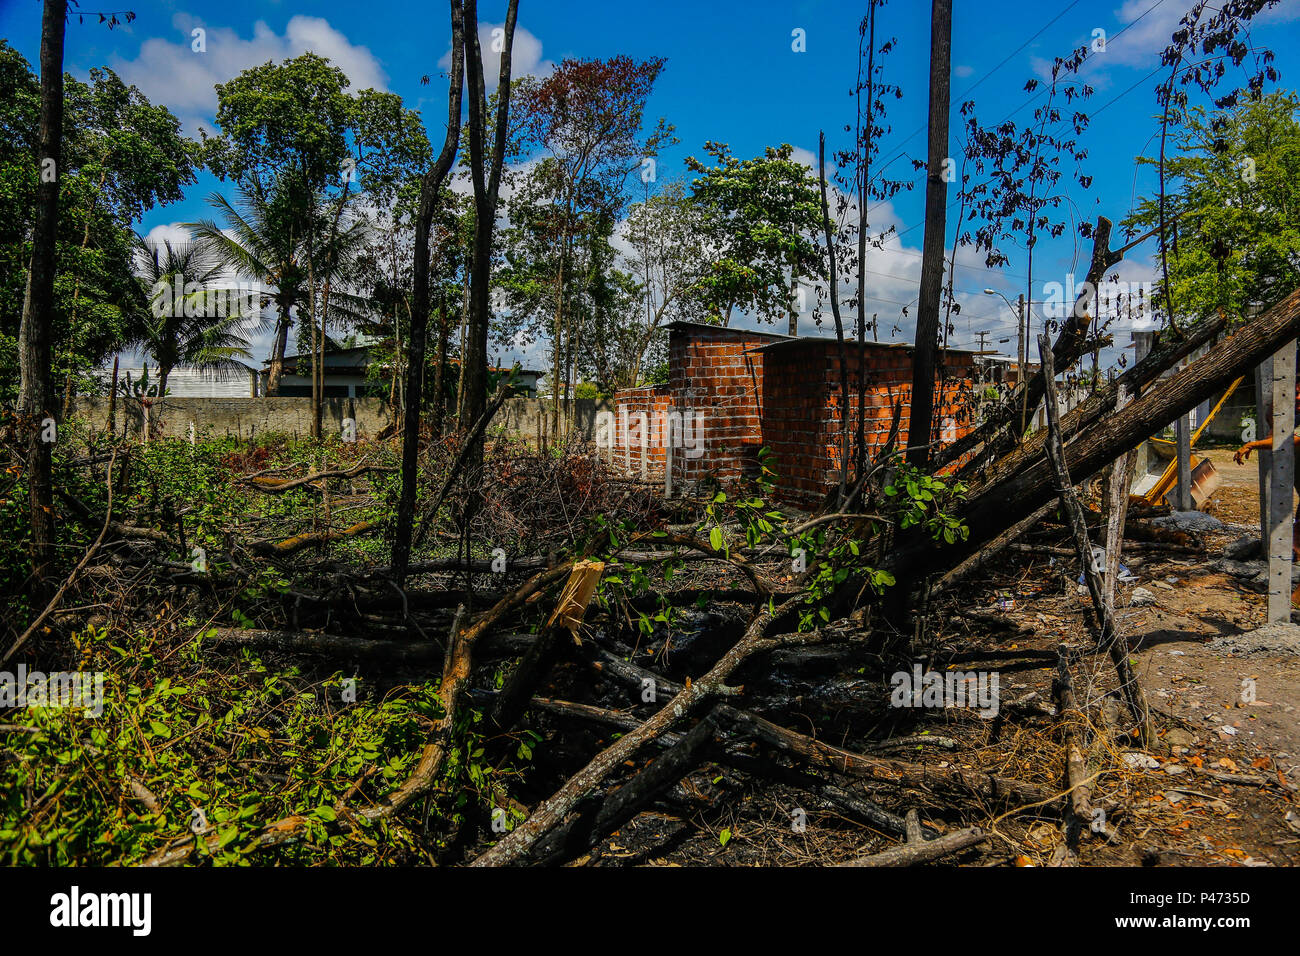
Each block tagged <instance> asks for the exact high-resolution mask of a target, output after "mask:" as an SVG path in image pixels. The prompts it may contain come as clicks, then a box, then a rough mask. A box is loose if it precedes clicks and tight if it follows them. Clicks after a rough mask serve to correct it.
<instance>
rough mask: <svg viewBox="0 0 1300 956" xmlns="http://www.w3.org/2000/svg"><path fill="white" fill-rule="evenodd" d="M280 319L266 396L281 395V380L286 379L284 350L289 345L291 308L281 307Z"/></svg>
mask: <svg viewBox="0 0 1300 956" xmlns="http://www.w3.org/2000/svg"><path fill="white" fill-rule="evenodd" d="M279 312H280V317H279V318H278V319H276V322H275V343H274V344H273V345H272V346H271V368H270V370H269V371H268V372H267V373H266V394H267V395H279V394H280V379H282V378H283V377H284V350H285V348H286V347H287V346H288V344H289V324H290V323H289V307H288V306H287V305H281V306H280V309H279Z"/></svg>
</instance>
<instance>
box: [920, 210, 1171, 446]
mask: <svg viewBox="0 0 1300 956" xmlns="http://www.w3.org/2000/svg"><path fill="white" fill-rule="evenodd" d="M1110 230H1111V222H1110V220H1109V219H1107V218H1106V217H1105V216H1098V217H1097V225H1096V227H1095V228H1094V230H1093V237H1092V260H1091V262H1090V263H1089V265H1088V274H1087V275H1086V276H1085V277H1084V281H1083V284H1082V285H1080V286H1079V296H1078V298H1077V299H1076V300H1075V302H1074V307H1073V308H1072V309H1071V310H1070V313H1069V315H1067V316H1066V317H1065V320H1064V321H1063V322H1062V323H1061V331H1060V333H1059V334H1058V335H1057V337H1056V342H1055V344H1054V345H1053V346H1052V358H1053V360H1054V361H1055V363H1056V365H1057V366H1058V367H1059V368H1069V367H1070V366H1071V365H1073V364H1074V363H1075V362H1076V361H1078V360H1079V359H1080V358H1081V357H1082V356H1083V354H1084V351H1085V349H1086V348H1087V343H1088V334H1087V333H1088V326H1089V325H1090V324H1091V322H1092V318H1091V316H1090V315H1089V312H1090V311H1091V312H1094V313H1095V312H1096V308H1095V306H1096V300H1097V286H1098V285H1099V284H1100V283H1101V281H1102V279H1103V278H1105V275H1106V270H1107V269H1109V268H1110V267H1111V266H1113V265H1115V264H1116V263H1117V262H1119V261H1120V260H1121V259H1123V258H1124V253H1126V252H1127V251H1128V250H1129V249H1131V248H1132V247H1133V246H1135V245H1137V244H1138V243H1139V242H1141V241H1142V240H1143V239H1146V238H1148V237H1149V236H1151V235H1152V233H1151V232H1148V233H1146V234H1145V235H1143V236H1141V237H1140V238H1138V239H1134V240H1133V241H1132V242H1130V243H1128V244H1127V245H1125V246H1123V247H1122V248H1120V249H1115V250H1112V249H1111V248H1110ZM1044 392H1045V386H1044V381H1043V376H1042V374H1041V372H1040V374H1038V375H1031V376H1029V377H1028V378H1027V379H1026V380H1025V381H1024V382H1023V383H1021V384H1020V385H1019V386H1018V387H1017V388H1015V389H1014V390H1013V391H1012V392H1011V394H1010V395H1008V396H1007V398H1006V399H1005V401H1003V402H1002V403H1001V404H1000V405H998V406H997V407H996V408H994V409H993V410H991V411H990V412H989V413H988V416H987V417H986V418H985V420H984V422H983V423H982V424H981V425H980V426H979V427H978V428H976V429H975V430H974V431H973V432H971V433H970V434H969V435H967V436H965V437H964V438H961V439H959V440H957V441H956V442H954V443H953V444H951V445H949V446H948V447H947V448H945V449H943V451H942V452H940V453H939V454H938V455H936V456H935V460H934V467H935V468H936V469H937V468H941V467H943V466H944V465H946V464H948V463H950V462H953V461H956V460H957V459H958V458H960V457H961V456H962V455H964V454H966V453H967V452H969V451H971V450H973V449H975V448H977V447H979V446H980V445H984V446H985V448H986V449H987V450H988V451H989V452H990V453H991V454H992V455H997V454H1000V453H1002V452H1004V451H1006V450H1007V449H1008V448H1009V447H1010V443H1011V442H1014V440H1016V439H1017V438H1018V437H1019V435H1020V431H1019V430H1017V429H1014V428H1012V425H1013V424H1018V423H1019V422H1021V421H1022V420H1023V416H1024V415H1025V414H1026V413H1027V412H1029V411H1032V410H1033V409H1036V408H1037V407H1038V403H1039V402H1041V401H1042V400H1043V394H1044Z"/></svg>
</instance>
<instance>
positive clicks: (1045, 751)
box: [576, 450, 1300, 866]
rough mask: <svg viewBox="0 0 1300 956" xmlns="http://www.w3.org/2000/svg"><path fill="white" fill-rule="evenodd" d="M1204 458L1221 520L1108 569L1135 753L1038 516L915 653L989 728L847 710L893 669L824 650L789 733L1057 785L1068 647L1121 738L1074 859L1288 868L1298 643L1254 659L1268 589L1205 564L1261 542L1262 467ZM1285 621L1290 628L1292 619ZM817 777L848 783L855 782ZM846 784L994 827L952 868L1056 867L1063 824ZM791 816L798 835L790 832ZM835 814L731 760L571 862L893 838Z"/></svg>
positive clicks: (841, 846) (823, 858)
mask: <svg viewBox="0 0 1300 956" xmlns="http://www.w3.org/2000/svg"><path fill="white" fill-rule="evenodd" d="M1209 455H1210V457H1211V459H1212V460H1213V461H1214V462H1215V466H1216V468H1218V469H1219V471H1220V473H1221V474H1222V476H1223V478H1224V481H1223V484H1222V486H1221V487H1220V489H1219V490H1218V492H1217V493H1216V495H1215V496H1214V499H1213V500H1212V502H1211V504H1210V505H1209V507H1208V509H1207V511H1208V513H1209V514H1211V515H1214V516H1216V517H1217V518H1219V519H1220V520H1221V521H1223V522H1224V526H1223V527H1222V528H1218V529H1216V530H1213V531H1207V532H1204V533H1193V534H1191V535H1190V536H1183V537H1182V538H1180V539H1177V540H1173V541H1170V540H1169V539H1170V538H1171V537H1176V536H1169V535H1166V537H1165V541H1164V542H1160V541H1157V542H1150V541H1145V542H1142V543H1136V544H1135V543H1134V542H1133V541H1131V540H1130V541H1129V542H1128V543H1127V545H1126V546H1127V548H1128V550H1127V551H1126V553H1125V555H1124V557H1123V559H1122V560H1123V563H1124V565H1125V566H1126V567H1127V568H1128V570H1129V571H1130V572H1131V574H1132V576H1133V578H1134V580H1132V581H1129V582H1127V583H1124V584H1122V585H1121V586H1120V587H1119V589H1118V594H1117V596H1116V602H1115V606H1116V607H1117V608H1118V609H1119V610H1118V615H1117V618H1118V620H1117V623H1118V626H1119V627H1120V628H1121V630H1122V631H1123V633H1124V634H1125V635H1126V636H1127V637H1128V639H1129V640H1130V642H1131V646H1132V648H1133V654H1132V658H1131V659H1132V661H1133V662H1134V664H1135V669H1136V671H1137V673H1138V675H1139V678H1140V680H1141V683H1142V685H1143V687H1144V690H1145V693H1146V696H1147V700H1148V702H1149V703H1150V704H1151V706H1152V709H1153V711H1154V716H1155V719H1156V721H1157V724H1158V729H1159V735H1158V740H1157V742H1156V743H1155V745H1153V746H1152V747H1150V748H1148V749H1147V750H1145V751H1142V750H1139V749H1137V748H1136V747H1134V746H1133V745H1132V744H1131V743H1127V742H1126V739H1125V737H1124V736H1123V734H1122V732H1120V730H1121V728H1122V727H1123V724H1124V722H1125V720H1124V718H1125V716H1126V715H1125V712H1124V711H1123V710H1122V709H1121V707H1120V705H1119V704H1118V701H1117V699H1116V694H1115V690H1116V681H1115V678H1114V672H1113V667H1112V665H1111V662H1110V661H1109V659H1108V658H1107V657H1106V656H1105V655H1104V654H1097V653H1095V651H1094V650H1093V637H1092V632H1091V631H1090V630H1089V628H1088V618H1087V613H1086V612H1088V609H1089V608H1090V606H1091V605H1090V602H1089V599H1088V597H1087V595H1086V594H1080V593H1079V592H1080V590H1081V588H1080V587H1079V585H1078V583H1077V580H1076V578H1077V574H1078V570H1077V568H1078V562H1077V560H1075V559H1074V558H1073V557H1072V556H1071V552H1070V548H1069V538H1068V536H1067V535H1066V533H1065V530H1064V528H1062V527H1060V526H1058V525H1051V524H1047V525H1045V526H1044V527H1043V528H1041V529H1039V530H1038V531H1036V532H1033V533H1031V535H1030V537H1029V538H1028V539H1027V540H1026V542H1025V543H1024V544H1022V545H1021V546H1020V547H1019V548H1018V549H1017V550H1015V551H1014V552H1008V553H1007V558H1006V560H999V561H998V562H996V564H997V566H996V568H995V569H994V570H992V571H990V572H989V573H988V574H987V576H986V577H984V578H983V579H980V580H977V581H973V582H971V583H970V584H969V585H967V586H963V590H962V593H960V594H954V595H948V596H947V598H945V599H944V601H943V602H942V603H941V605H940V607H938V608H937V609H935V611H933V612H932V614H931V617H930V621H931V624H930V630H929V632H928V633H927V634H926V635H925V636H924V637H923V638H922V640H921V642H920V647H921V649H922V650H923V651H924V653H925V654H926V655H927V658H928V664H929V666H930V667H932V668H934V669H935V670H941V669H952V668H960V669H962V670H965V671H974V670H985V671H992V670H996V671H997V672H998V674H999V677H1000V681H1001V688H1000V693H1001V699H1002V701H1004V702H1006V704H1005V706H1004V708H1003V713H1002V714H1000V715H999V716H998V717H997V718H996V719H993V720H984V719H980V717H979V716H977V715H976V714H975V713H974V712H972V711H969V710H960V709H940V710H938V711H935V710H929V711H909V712H907V713H906V715H904V716H900V715H899V712H898V711H896V710H895V711H892V712H891V711H889V710H888V709H887V708H885V709H883V710H877V711H876V712H871V713H868V712H865V711H864V705H863V704H862V701H864V700H869V699H881V698H883V696H884V695H883V694H881V693H880V692H879V686H878V685H879V682H880V680H881V677H880V673H881V670H883V673H884V674H888V673H889V671H890V670H891V669H892V667H894V666H897V662H885V661H877V662H876V664H877V665H880V667H877V669H876V671H875V672H874V673H873V669H872V666H870V665H869V666H867V667H865V668H861V669H857V670H856V671H855V672H849V673H845V669H844V667H843V665H842V663H840V664H837V663H835V659H834V658H833V657H832V656H828V661H829V664H828V668H827V670H826V671H825V672H824V674H823V675H822V676H821V677H820V678H813V679H809V680H805V681H803V682H800V681H799V680H798V679H796V680H792V681H791V682H790V686H789V688H788V691H789V696H788V697H787V698H786V700H787V701H788V702H792V704H793V709H794V712H795V713H796V714H797V715H799V719H800V720H801V721H803V722H804V723H803V725H802V726H800V727H799V728H798V729H800V730H801V731H802V732H804V733H809V734H813V735H814V736H817V737H820V738H822V739H826V740H828V741H830V742H832V743H835V744H837V745H839V746H843V747H847V748H850V749H868V750H869V748H870V746H871V742H872V741H873V740H888V739H891V738H897V737H898V736H900V735H905V734H910V735H933V736H934V737H935V738H942V739H944V740H947V741H948V744H950V745H951V746H948V745H945V747H946V749H936V748H931V747H924V748H922V747H915V748H914V749H913V750H912V751H908V752H903V753H901V754H900V753H895V754H894V756H901V757H904V758H905V759H907V760H910V761H913V762H916V763H921V764H925V765H928V766H934V767H936V768H940V769H942V768H946V767H949V766H950V765H956V766H959V767H962V768H969V769H978V770H982V771H986V772H996V773H998V774H1002V775H1005V776H1011V777H1016V778H1019V779H1023V780H1031V781H1033V782H1035V783H1038V784H1040V785H1041V786H1043V787H1045V788H1047V789H1049V790H1050V791H1052V792H1059V791H1060V790H1062V789H1064V783H1063V780H1064V763H1063V757H1062V748H1061V737H1060V728H1061V724H1060V721H1059V718H1057V717H1056V716H1055V715H1054V713H1053V710H1054V709H1053V708H1052V706H1051V704H1052V700H1053V696H1052V677H1053V674H1054V670H1055V663H1056V659H1057V649H1058V647H1061V646H1064V647H1065V648H1067V649H1068V650H1069V651H1071V652H1074V653H1076V654H1079V655H1081V663H1079V664H1077V665H1076V666H1075V668H1074V681H1075V692H1076V699H1077V700H1078V702H1079V703H1080V704H1084V703H1086V704H1091V705H1094V706H1092V707H1091V708H1090V713H1092V714H1095V715H1101V717H1102V718H1105V717H1106V716H1107V715H1110V716H1111V717H1112V718H1113V720H1114V724H1113V726H1112V727H1111V728H1109V729H1110V730H1111V731H1112V732H1110V733H1106V734H1102V735H1100V737H1101V739H1105V740H1108V741H1118V742H1117V743H1115V742H1112V743H1108V744H1107V745H1106V748H1105V749H1104V750H1102V749H1099V748H1098V747H1097V746H1096V745H1094V747H1093V749H1092V751H1091V752H1090V753H1089V754H1087V761H1088V771H1089V773H1090V774H1091V775H1093V780H1092V783H1091V787H1092V795H1091V798H1092V806H1093V807H1094V813H1096V812H1097V810H1098V809H1100V811H1101V814H1102V817H1101V819H1100V821H1099V823H1100V826H1099V827H1098V829H1100V830H1101V831H1103V832H1100V833H1092V834H1088V835H1087V838H1085V839H1084V840H1083V841H1082V842H1081V844H1080V849H1079V855H1078V862H1079V863H1081V864H1083V865H1092V866H1115V865H1121V866H1122V865H1129V866H1132V865H1148V866H1150V865H1165V866H1169V865H1173V866H1221V865H1228V866H1240V865H1246V866H1269V865H1276V866H1287V865H1292V866H1294V865H1300V794H1297V791H1296V788H1295V784H1296V783H1297V782H1300V640H1297V639H1295V638H1293V637H1290V636H1287V637H1285V638H1284V639H1283V640H1282V641H1281V643H1280V644H1278V645H1277V646H1276V647H1274V648H1273V649H1272V650H1269V649H1264V650H1260V649H1255V648H1252V647H1251V646H1250V645H1249V643H1248V642H1243V641H1242V640H1241V639H1240V636H1241V635H1243V634H1246V633H1248V632H1250V631H1253V630H1254V629H1255V628H1257V627H1259V626H1260V625H1262V624H1263V623H1264V620H1265V612H1266V595H1265V594H1263V593H1260V591H1259V590H1257V588H1258V587H1259V585H1258V584H1257V583H1253V582H1252V581H1250V580H1248V579H1247V578H1243V577H1242V576H1241V575H1240V574H1233V573H1227V572H1225V571H1224V570H1223V568H1224V567H1227V568H1229V570H1232V569H1236V570H1238V571H1240V566H1239V565H1234V564H1232V563H1231V562H1229V564H1227V565H1223V564H1220V563H1219V562H1220V561H1221V560H1222V559H1223V558H1224V556H1225V551H1231V550H1232V549H1233V546H1234V545H1237V547H1238V548H1240V547H1241V545H1240V544H1239V542H1241V539H1243V538H1244V537H1246V536H1248V535H1251V534H1257V533H1258V525H1257V522H1258V499H1257V491H1256V478H1257V469H1256V466H1255V464H1254V462H1253V461H1252V462H1250V463H1249V464H1247V465H1242V466H1238V465H1236V464H1235V463H1234V462H1233V461H1232V453H1231V451H1230V450H1215V451H1210V452H1209ZM1143 525H1149V518H1148V519H1144V518H1141V517H1138V518H1136V519H1131V521H1130V526H1131V529H1135V536H1138V537H1141V534H1140V531H1141V526H1143ZM1233 553H1239V552H1235V551H1234V552H1233ZM1247 557H1248V556H1247ZM1139 588H1141V589H1144V590H1145V591H1146V592H1149V593H1150V595H1152V596H1153V599H1152V600H1151V601H1150V603H1146V604H1145V605H1144V604H1142V602H1141V600H1139V602H1138V603H1137V604H1134V603H1133V601H1134V596H1135V592H1138V589H1139ZM1138 593H1139V597H1142V595H1140V592H1138ZM1294 618H1295V620H1297V621H1300V613H1298V614H1296V615H1295V616H1294ZM1288 642H1290V643H1288ZM665 652H666V651H665ZM673 653H681V652H679V651H677V650H674V652H673ZM827 653H828V655H830V652H827ZM688 669H689V668H688ZM765 680H767V678H766V677H764V676H763V675H757V676H755V675H750V676H749V677H748V678H747V683H748V684H749V685H750V686H753V687H754V688H755V689H759V688H763V690H762V694H763V696H767V697H770V695H771V693H772V688H771V686H770V685H765V684H764V681H765ZM873 685H874V686H873ZM756 696H758V695H756ZM760 699H761V698H760ZM788 712H789V709H787V713H788ZM1103 722H1104V720H1103ZM791 726H794V725H793V724H791ZM936 742H937V741H936ZM827 780H828V782H835V783H837V784H838V785H842V786H843V787H844V788H846V789H849V790H854V789H855V788H857V787H859V782H858V781H852V780H846V779H844V778H840V779H838V780H836V781H831V779H830V777H829V775H828V776H827ZM856 792H860V793H862V794H863V795H869V796H870V799H872V800H873V801H878V802H879V803H880V804H881V805H882V806H885V807H886V808H887V809H888V810H890V811H891V812H894V813H898V814H903V813H906V812H907V810H909V809H912V808H918V809H919V810H920V812H921V818H922V820H923V821H925V822H926V823H927V824H929V825H931V826H933V827H934V828H935V829H937V830H939V831H943V832H946V831H948V830H951V829H955V828H957V827H961V826H971V825H979V826H981V827H983V828H985V829H986V830H989V831H990V832H991V833H992V838H991V839H990V840H989V841H988V842H987V843H985V844H984V845H983V846H980V847H976V848H972V849H970V850H967V851H963V853H962V854H961V855H959V856H956V857H953V858H950V859H949V860H947V861H945V862H948V863H960V864H965V865H977V866H978V865H985V866H990V865H991V866H998V865H1019V866H1029V865H1040V866H1041V865H1056V864H1059V863H1060V862H1061V861H1062V858H1063V856H1064V846H1063V844H1064V842H1065V836H1064V833H1063V831H1062V829H1061V824H1060V818H1059V816H1056V817H1053V816H1048V815H1044V816H1037V815H1036V814H1035V812H1034V811H1032V810H1028V811H1026V810H1017V811H1011V812H1010V813H1005V812H1002V811H1001V810H1000V809H998V808H993V807H982V806H978V805H976V804H975V803H974V802H972V803H968V804H965V805H960V806H957V805H954V804H953V803H952V801H940V800H933V799H931V798H930V797H929V795H924V794H916V793H906V792H901V791H891V790H890V788H881V787H876V786H871V787H866V788H862V789H860V790H857V791H856ZM801 815H802V817H803V818H804V820H805V821H806V822H805V823H804V825H803V826H802V827H798V826H792V824H791V820H792V818H794V819H799V818H800V816H801ZM850 817H851V815H846V814H845V813H844V812H842V808H841V809H837V808H836V807H835V806H832V805H829V804H827V803H825V802H822V803H819V802H818V801H816V800H815V799H812V798H810V794H809V792H808V790H807V787H806V785H805V786H803V787H793V788H786V787H784V786H782V785H781V784H780V783H779V782H778V783H774V782H773V780H772V779H771V775H770V774H764V775H762V776H749V775H746V774H744V773H740V772H737V770H736V764H735V762H734V761H733V762H732V763H731V764H730V766H727V765H724V764H722V763H711V764H708V765H706V766H704V767H702V768H700V769H699V770H697V771H696V772H695V773H693V774H692V775H691V776H690V777H688V778H687V779H686V780H684V781H683V783H682V785H681V786H679V787H677V788H675V790H674V792H673V794H672V795H671V798H670V799H669V801H668V802H667V806H665V805H663V804H661V806H660V807H659V808H658V809H656V810H655V811H654V812H647V813H642V814H641V815H639V816H638V817H636V818H635V819H634V820H632V821H631V822H629V823H628V824H627V825H626V826H624V827H623V828H622V829H621V830H620V831H618V832H616V833H615V834H614V835H613V836H612V837H610V838H609V839H607V840H606V841H604V842H603V843H602V845H601V846H599V847H597V848H596V849H595V850H594V851H593V852H592V853H590V854H588V855H587V856H584V857H583V858H582V859H580V860H578V861H576V863H577V865H605V866H609V865H614V866H618V865H628V864H636V863H642V864H649V865H659V866H664V865H667V866H674V865H741V866H744V865H750V866H752V865H773V864H778V865H798V864H823V865H824V864H827V863H834V862H841V861H844V860H846V859H850V858H853V857H855V856H860V855H863V854H865V853H872V852H879V851H880V850H882V849H885V848H886V847H888V846H891V845H893V844H894V842H895V840H894V839H893V838H891V837H889V836H887V835H884V834H882V833H880V832H879V831H876V830H874V829H873V828H872V827H871V826H870V825H868V824H864V823H863V822H862V820H860V819H857V820H855V819H851V818H850ZM1067 859H1068V858H1067Z"/></svg>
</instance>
